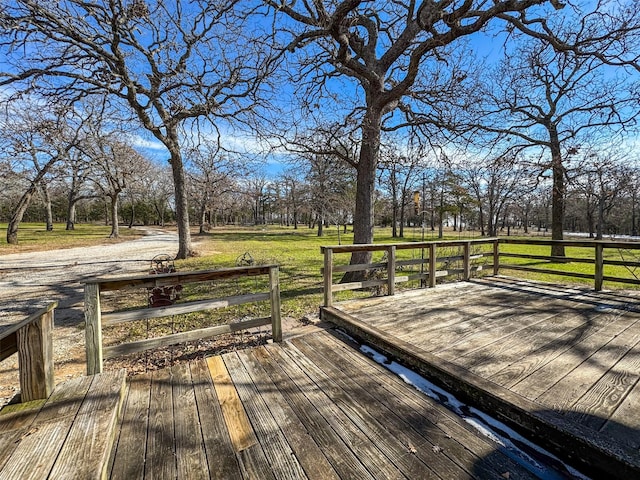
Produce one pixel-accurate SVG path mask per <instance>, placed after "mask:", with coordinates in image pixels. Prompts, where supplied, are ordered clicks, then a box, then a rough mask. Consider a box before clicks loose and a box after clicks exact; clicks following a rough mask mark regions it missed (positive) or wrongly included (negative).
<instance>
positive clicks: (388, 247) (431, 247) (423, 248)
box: [321, 238, 498, 307]
mask: <svg viewBox="0 0 640 480" xmlns="http://www.w3.org/2000/svg"><path fill="white" fill-rule="evenodd" d="M488 244H489V245H492V246H493V248H492V251H491V252H484V253H473V254H472V248H473V247H474V246H481V245H488ZM497 246H498V239H496V238H484V239H478V240H455V241H436V242H415V243H396V244H366V245H338V246H328V247H321V251H322V253H323V254H324V267H323V269H322V274H323V279H324V305H325V306H326V307H330V306H331V305H332V304H333V293H335V292H341V291H347V290H358V289H362V288H369V287H378V286H384V287H386V290H387V294H388V295H393V294H394V293H395V285H396V283H401V282H409V281H413V280H419V281H420V283H421V285H428V286H429V287H435V286H436V279H437V278H439V277H446V276H449V275H454V274H458V275H461V276H462V279H463V280H468V279H469V278H470V277H471V274H472V270H473V267H472V264H471V262H472V260H477V259H480V258H482V257H493V256H494V253H495V252H496V251H497V248H498V247H497ZM440 247H446V248H451V247H462V254H461V255H449V254H447V255H441V256H438V255H437V252H438V248H440ZM401 250H414V251H419V252H420V258H411V259H398V258H397V253H398V251H401ZM376 251H377V252H380V251H384V252H386V259H384V260H383V261H381V262H376V263H363V264H354V265H339V266H335V265H334V254H340V253H353V252H376ZM459 261H462V268H459V269H452V268H442V269H440V270H438V268H437V266H438V263H440V264H441V266H442V265H443V264H446V263H449V264H451V263H453V262H459ZM416 265H418V266H419V268H420V271H419V272H418V273H411V274H408V275H397V274H396V271H397V270H398V269H400V268H402V267H411V266H416ZM490 266H491V265H478V266H477V267H476V268H475V269H476V270H481V269H484V268H488V267H490ZM372 270H373V271H378V272H380V271H384V272H385V274H386V278H384V279H379V278H376V279H373V280H363V281H357V282H347V283H338V284H334V283H333V274H334V273H339V272H356V271H372ZM494 273H497V272H494Z"/></svg>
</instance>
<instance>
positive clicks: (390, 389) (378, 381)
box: [305, 333, 537, 479]
mask: <svg viewBox="0 0 640 480" xmlns="http://www.w3.org/2000/svg"><path fill="white" fill-rule="evenodd" d="M327 335H329V336H330V337H333V339H332V338H330V337H329V338H322V339H320V338H318V337H315V336H314V337H308V338H305V341H306V342H307V343H308V344H309V345H310V346H312V347H314V348H316V347H317V345H318V343H320V342H322V343H326V344H327V345H328V346H329V347H330V348H332V349H333V350H334V351H336V352H340V354H341V356H343V357H344V359H345V362H348V363H349V364H351V365H353V367H354V368H357V369H360V370H362V371H363V372H366V373H367V374H365V375H359V376H357V377H355V381H356V382H358V383H360V385H361V386H362V387H363V388H365V389H366V390H367V391H369V392H372V393H374V392H375V393H376V398H377V399H379V400H380V401H381V402H383V403H385V404H386V405H387V406H388V408H389V409H390V410H392V411H394V412H397V413H399V414H401V415H403V416H404V417H405V418H407V419H408V420H409V421H410V424H411V428H414V429H416V430H417V431H418V432H419V433H420V434H421V435H422V436H423V437H424V438H426V439H428V440H429V442H430V443H432V444H433V445H434V446H435V445H437V446H439V447H442V449H443V452H444V454H445V455H447V456H448V457H449V458H450V459H451V460H452V461H454V462H456V463H458V464H459V465H460V466H461V467H463V468H464V469H466V470H467V471H470V472H471V473H474V474H476V475H480V478H483V479H485V478H487V479H489V478H494V479H503V478H505V477H504V474H505V473H506V472H510V475H513V476H514V478H522V479H528V478H531V479H533V478H537V477H535V476H534V475H532V474H531V473H530V472H528V471H527V470H525V469H524V468H523V467H521V466H520V465H519V464H517V463H516V462H514V461H513V460H512V459H510V458H509V457H508V456H506V455H504V454H502V453H501V452H500V451H497V450H496V444H494V443H492V442H491V441H490V440H488V439H487V438H485V437H482V436H479V435H478V433H477V431H476V430H474V429H473V428H472V427H471V426H470V425H469V424H468V423H466V422H465V421H464V420H463V419H461V418H460V417H459V416H456V415H453V414H452V413H451V412H449V411H448V410H447V409H446V408H444V407H442V406H440V405H438V404H436V403H435V402H434V401H433V400H432V399H430V398H429V397H427V396H426V395H424V394H422V393H420V392H419V391H418V390H416V389H415V388H413V387H410V388H407V384H406V383H405V382H404V381H403V380H401V379H400V378H399V377H398V376H396V375H394V374H391V373H390V372H389V371H388V370H387V369H386V368H384V367H382V366H381V365H379V364H377V363H375V362H372V361H371V360H369V359H368V358H366V357H365V356H363V355H361V354H360V353H359V352H357V351H355V350H354V349H353V348H352V347H351V346H348V345H347V343H346V342H345V341H344V339H341V340H338V339H337V338H336V336H339V334H335V333H327Z"/></svg>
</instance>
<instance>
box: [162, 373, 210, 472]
mask: <svg viewBox="0 0 640 480" xmlns="http://www.w3.org/2000/svg"><path fill="white" fill-rule="evenodd" d="M171 376H172V379H173V382H172V385H173V392H172V394H173V404H174V413H173V416H174V423H175V446H176V447H175V448H176V469H177V476H176V478H177V479H178V480H180V479H185V480H199V479H202V480H205V479H208V478H209V472H208V471H207V469H206V468H202V467H203V465H207V455H206V453H205V447H204V441H203V439H202V430H201V429H200V422H199V417H198V408H197V405H196V397H195V392H194V389H193V382H192V379H191V370H190V369H189V365H188V364H187V363H178V364H176V365H174V366H173V367H172V368H171Z"/></svg>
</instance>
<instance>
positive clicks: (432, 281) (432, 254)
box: [429, 243, 436, 288]
mask: <svg viewBox="0 0 640 480" xmlns="http://www.w3.org/2000/svg"><path fill="white" fill-rule="evenodd" d="M435 286H436V244H435V243H430V244H429V287H430V288H434V287H435Z"/></svg>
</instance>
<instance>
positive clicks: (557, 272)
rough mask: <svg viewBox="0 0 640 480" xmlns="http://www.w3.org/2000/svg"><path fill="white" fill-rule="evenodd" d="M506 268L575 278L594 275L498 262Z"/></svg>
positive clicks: (501, 266)
mask: <svg viewBox="0 0 640 480" xmlns="http://www.w3.org/2000/svg"><path fill="white" fill-rule="evenodd" d="M503 268H504V269H508V270H522V271H524V272H534V273H546V274H548V275H561V276H567V277H575V278H589V279H591V280H593V279H594V278H595V275H593V274H590V273H575V272H567V271H560V270H551V269H549V268H533V267H523V266H522V265H505V264H502V263H501V264H500V269H503Z"/></svg>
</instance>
